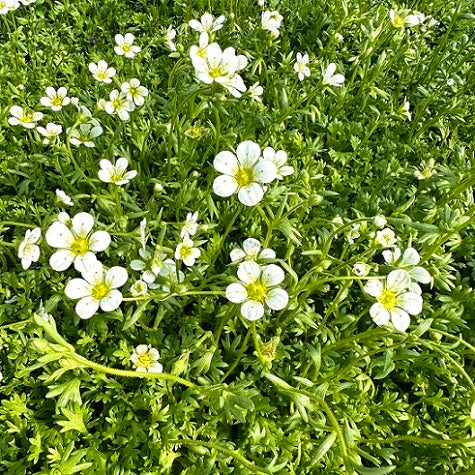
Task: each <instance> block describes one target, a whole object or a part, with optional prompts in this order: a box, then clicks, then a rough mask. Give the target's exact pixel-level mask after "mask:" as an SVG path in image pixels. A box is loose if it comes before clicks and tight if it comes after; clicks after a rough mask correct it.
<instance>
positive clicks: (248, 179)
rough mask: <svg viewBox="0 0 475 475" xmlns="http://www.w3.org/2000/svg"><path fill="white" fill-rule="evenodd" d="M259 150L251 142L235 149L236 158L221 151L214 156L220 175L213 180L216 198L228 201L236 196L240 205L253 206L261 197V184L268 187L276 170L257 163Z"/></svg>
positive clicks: (255, 144)
mask: <svg viewBox="0 0 475 475" xmlns="http://www.w3.org/2000/svg"><path fill="white" fill-rule="evenodd" d="M260 155H261V148H260V147H259V145H258V144H257V143H255V142H252V141H245V142H242V143H241V144H239V145H238V147H237V149H236V155H234V154H233V153H231V152H229V151H224V152H220V153H218V155H216V157H215V159H214V162H213V165H214V168H215V169H216V170H217V171H218V172H220V173H223V175H221V176H218V177H217V178H215V180H214V182H213V190H214V192H215V193H216V194H217V195H218V196H222V197H227V196H231V195H233V194H234V193H236V192H237V194H238V198H239V201H240V202H241V203H242V204H244V205H246V206H254V205H256V204H257V203H259V202H260V201H261V200H262V198H263V196H264V188H263V187H262V184H263V183H270V182H271V181H273V180H274V179H275V178H276V176H277V168H276V166H275V165H274V163H272V162H271V161H269V160H259V158H260Z"/></svg>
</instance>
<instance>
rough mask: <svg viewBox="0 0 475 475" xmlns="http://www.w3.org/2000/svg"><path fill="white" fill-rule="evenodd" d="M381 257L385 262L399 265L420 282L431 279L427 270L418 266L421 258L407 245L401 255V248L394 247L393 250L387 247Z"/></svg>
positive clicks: (428, 281) (427, 282)
mask: <svg viewBox="0 0 475 475" xmlns="http://www.w3.org/2000/svg"><path fill="white" fill-rule="evenodd" d="M383 257H384V260H385V261H386V263H387V264H389V265H392V266H395V267H399V268H401V269H403V270H405V271H406V272H407V273H408V274H409V276H410V278H411V279H412V280H414V281H416V282H420V283H421V284H429V283H430V282H431V280H432V278H431V275H430V274H429V272H428V271H427V270H426V269H424V268H423V267H420V266H418V265H417V264H419V261H420V260H421V258H420V256H419V253H418V252H417V251H416V250H415V249H414V248H412V247H408V248H407V249H406V250H405V251H404V253H403V254H402V257H401V249H399V248H398V247H396V248H394V250H393V251H390V250H389V249H388V250H386V251H383Z"/></svg>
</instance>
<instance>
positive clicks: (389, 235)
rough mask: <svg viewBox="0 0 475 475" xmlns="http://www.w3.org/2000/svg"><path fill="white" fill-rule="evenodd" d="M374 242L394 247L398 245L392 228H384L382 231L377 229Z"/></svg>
mask: <svg viewBox="0 0 475 475" xmlns="http://www.w3.org/2000/svg"><path fill="white" fill-rule="evenodd" d="M374 242H375V243H376V244H379V245H380V246H383V247H394V246H395V245H396V235H395V234H394V231H393V230H392V229H389V228H384V229H382V230H381V231H376V238H375V240H374Z"/></svg>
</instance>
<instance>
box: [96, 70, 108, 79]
mask: <svg viewBox="0 0 475 475" xmlns="http://www.w3.org/2000/svg"><path fill="white" fill-rule="evenodd" d="M97 77H98V78H99V79H106V78H107V74H106V72H105V71H99V72H98V73H97Z"/></svg>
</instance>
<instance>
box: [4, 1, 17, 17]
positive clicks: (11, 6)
mask: <svg viewBox="0 0 475 475" xmlns="http://www.w3.org/2000/svg"><path fill="white" fill-rule="evenodd" d="M19 6H20V2H19V1H18V0H0V15H6V14H7V13H10V12H11V11H13V10H16V9H17V8H18V7H19Z"/></svg>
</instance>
